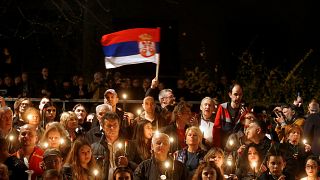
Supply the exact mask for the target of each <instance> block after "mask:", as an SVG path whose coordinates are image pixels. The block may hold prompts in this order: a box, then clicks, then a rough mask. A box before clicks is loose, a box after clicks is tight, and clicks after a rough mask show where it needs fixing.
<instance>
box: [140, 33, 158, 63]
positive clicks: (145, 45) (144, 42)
mask: <svg viewBox="0 0 320 180" xmlns="http://www.w3.org/2000/svg"><path fill="white" fill-rule="evenodd" d="M139 39H140V40H139V42H138V43H139V52H140V54H141V56H143V57H150V56H153V55H155V53H156V44H155V42H153V41H152V36H151V35H150V34H146V33H145V34H141V35H140V36H139Z"/></svg>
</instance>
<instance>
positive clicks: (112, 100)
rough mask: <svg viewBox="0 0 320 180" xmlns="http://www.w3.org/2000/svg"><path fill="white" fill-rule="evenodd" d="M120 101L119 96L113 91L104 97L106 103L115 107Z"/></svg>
mask: <svg viewBox="0 0 320 180" xmlns="http://www.w3.org/2000/svg"><path fill="white" fill-rule="evenodd" d="M118 101H119V98H118V96H117V95H116V94H113V93H107V94H106V96H105V97H104V103H105V104H110V105H111V106H113V107H114V106H116V105H117V103H118Z"/></svg>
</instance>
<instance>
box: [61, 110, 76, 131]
mask: <svg viewBox="0 0 320 180" xmlns="http://www.w3.org/2000/svg"><path fill="white" fill-rule="evenodd" d="M72 118H75V119H76V120H77V115H76V113H75V112H73V111H67V112H63V113H62V114H61V116H60V124H61V125H62V126H63V127H64V128H65V129H68V127H67V124H68V122H69V121H70V119H72Z"/></svg>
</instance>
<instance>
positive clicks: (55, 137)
mask: <svg viewBox="0 0 320 180" xmlns="http://www.w3.org/2000/svg"><path fill="white" fill-rule="evenodd" d="M60 138H61V135H60V133H59V131H56V130H52V131H50V132H48V144H49V147H50V148H59V145H60Z"/></svg>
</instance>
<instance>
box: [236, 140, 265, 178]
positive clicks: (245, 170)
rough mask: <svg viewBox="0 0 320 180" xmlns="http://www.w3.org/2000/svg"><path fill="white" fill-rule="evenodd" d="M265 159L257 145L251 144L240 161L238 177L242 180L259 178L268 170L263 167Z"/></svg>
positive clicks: (237, 171)
mask: <svg viewBox="0 0 320 180" xmlns="http://www.w3.org/2000/svg"><path fill="white" fill-rule="evenodd" d="M262 161H263V159H262V157H261V153H260V151H259V148H258V146H257V145H256V144H253V143H252V144H249V145H248V146H247V147H246V148H245V150H244V152H243V154H242V156H241V157H240V159H239V162H238V164H239V167H238V169H237V170H236V175H237V177H238V179H240V180H251V179H255V178H256V177H259V176H260V174H261V173H263V172H265V171H266V170H267V168H266V167H265V166H264V165H262V164H261V163H262Z"/></svg>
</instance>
